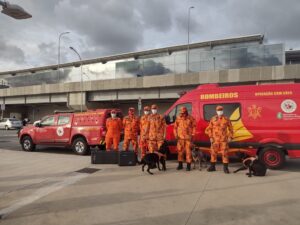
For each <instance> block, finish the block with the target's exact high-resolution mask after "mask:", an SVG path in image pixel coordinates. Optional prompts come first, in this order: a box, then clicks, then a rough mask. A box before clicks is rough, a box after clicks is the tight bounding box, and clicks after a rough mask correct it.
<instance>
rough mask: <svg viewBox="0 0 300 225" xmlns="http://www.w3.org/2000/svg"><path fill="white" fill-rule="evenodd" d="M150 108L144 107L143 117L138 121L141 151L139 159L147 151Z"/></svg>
mask: <svg viewBox="0 0 300 225" xmlns="http://www.w3.org/2000/svg"><path fill="white" fill-rule="evenodd" d="M149 119H150V107H149V106H145V107H144V115H143V116H142V117H141V120H140V142H139V145H140V149H141V159H142V158H144V156H145V155H146V152H147V150H148V142H149V124H150V120H149Z"/></svg>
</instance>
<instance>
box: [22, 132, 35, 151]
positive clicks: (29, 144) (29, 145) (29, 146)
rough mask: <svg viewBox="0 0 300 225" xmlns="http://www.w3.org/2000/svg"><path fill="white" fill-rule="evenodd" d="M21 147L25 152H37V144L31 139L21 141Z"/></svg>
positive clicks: (26, 137) (24, 138)
mask: <svg viewBox="0 0 300 225" xmlns="http://www.w3.org/2000/svg"><path fill="white" fill-rule="evenodd" d="M21 145H22V149H23V151H26V152H32V151H34V150H35V144H34V143H33V141H32V139H31V137H29V136H25V137H23V138H22V140H21Z"/></svg>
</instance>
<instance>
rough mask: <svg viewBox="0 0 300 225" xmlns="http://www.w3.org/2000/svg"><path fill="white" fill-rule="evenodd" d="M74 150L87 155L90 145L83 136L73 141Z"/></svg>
mask: <svg viewBox="0 0 300 225" xmlns="http://www.w3.org/2000/svg"><path fill="white" fill-rule="evenodd" d="M72 149H73V151H74V152H75V153H76V154H78V155H86V154H88V153H89V150H90V148H89V146H88V144H87V142H86V140H85V139H84V138H82V137H78V138H75V139H74V141H73V143H72Z"/></svg>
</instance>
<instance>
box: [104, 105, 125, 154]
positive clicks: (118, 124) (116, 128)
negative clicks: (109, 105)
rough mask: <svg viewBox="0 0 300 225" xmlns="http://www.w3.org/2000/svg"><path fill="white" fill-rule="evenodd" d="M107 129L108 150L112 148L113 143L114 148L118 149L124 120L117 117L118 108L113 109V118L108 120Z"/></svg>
mask: <svg viewBox="0 0 300 225" xmlns="http://www.w3.org/2000/svg"><path fill="white" fill-rule="evenodd" d="M106 130H107V132H106V135H105V142H106V150H111V145H112V144H113V147H114V150H115V151H118V148H119V143H120V135H121V131H122V120H121V119H120V118H119V117H117V112H116V110H111V118H108V119H107V120H106Z"/></svg>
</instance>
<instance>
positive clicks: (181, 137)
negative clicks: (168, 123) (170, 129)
mask: <svg viewBox="0 0 300 225" xmlns="http://www.w3.org/2000/svg"><path fill="white" fill-rule="evenodd" d="M195 132H196V120H195V119H194V118H193V117H192V116H191V115H189V114H188V111H187V108H186V107H181V108H180V115H179V116H178V117H177V118H176V121H175V124H174V136H175V138H176V139H177V151H178V167H177V170H181V169H183V167H182V163H183V157H184V156H183V155H184V152H185V157H186V163H187V166H186V170H187V171H190V170H191V163H192V152H191V147H192V146H191V145H192V139H193V137H194V135H195Z"/></svg>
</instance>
